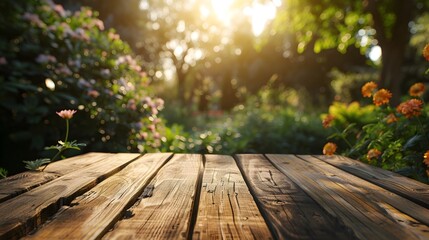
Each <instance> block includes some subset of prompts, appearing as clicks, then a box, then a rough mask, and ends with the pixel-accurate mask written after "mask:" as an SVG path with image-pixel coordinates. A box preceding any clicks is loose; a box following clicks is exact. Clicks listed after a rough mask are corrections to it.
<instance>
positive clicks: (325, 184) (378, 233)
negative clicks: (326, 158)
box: [267, 155, 429, 240]
mask: <svg viewBox="0 0 429 240" xmlns="http://www.w3.org/2000/svg"><path fill="white" fill-rule="evenodd" d="M267 157H268V158H269V159H270V160H271V161H272V163H273V164H274V165H275V166H276V167H277V168H278V169H279V170H280V171H281V172H283V173H285V174H286V175H287V176H288V177H290V178H291V179H292V180H293V181H294V182H295V183H297V184H298V186H299V187H301V188H302V189H303V190H304V191H305V192H306V193H307V194H308V195H310V196H311V197H312V198H313V199H314V200H315V201H316V202H317V203H319V204H320V205H321V206H322V207H323V208H325V210H327V211H328V212H329V213H330V214H331V215H333V216H336V217H337V218H338V219H341V221H342V222H344V224H345V225H346V226H348V227H349V228H350V229H352V231H353V232H354V233H355V235H356V236H357V237H358V238H360V239H390V240H392V239H420V238H427V237H429V236H428V232H425V231H427V230H429V228H428V226H427V224H426V223H425V224H426V225H425V224H422V223H421V222H415V223H413V224H410V225H406V226H404V225H401V224H399V223H398V222H399V221H400V220H399V219H397V218H395V215H394V214H389V211H388V210H387V209H385V208H383V204H389V205H391V206H393V207H395V208H397V209H399V210H401V211H402V210H403V208H404V207H405V208H409V209H411V210H408V211H406V212H408V213H409V212H410V211H411V212H413V213H415V211H416V210H420V211H421V214H420V215H419V217H420V218H421V219H424V220H426V219H427V218H428V217H429V212H428V210H427V209H426V208H423V207H421V206H419V205H417V204H415V203H413V202H411V201H409V200H407V199H404V198H402V197H400V196H398V195H396V194H394V193H391V192H389V191H387V190H385V189H383V188H380V187H378V186H376V185H374V184H372V183H369V182H367V181H365V180H362V179H360V178H358V177H355V176H353V175H351V174H348V173H346V172H344V171H342V170H340V169H338V168H335V167H333V166H331V165H329V164H327V163H325V162H323V161H321V160H319V159H316V158H314V157H311V156H300V157H302V159H301V158H298V157H296V156H293V155H267ZM304 159H305V160H304ZM389 199H394V200H393V201H390V200H389ZM398 203H400V204H403V206H402V207H400V208H398V206H396V205H397V204H398ZM412 217H413V218H414V216H412ZM416 219H417V220H419V221H420V220H421V219H418V218H416ZM417 225H418V227H416V226H417Z"/></svg>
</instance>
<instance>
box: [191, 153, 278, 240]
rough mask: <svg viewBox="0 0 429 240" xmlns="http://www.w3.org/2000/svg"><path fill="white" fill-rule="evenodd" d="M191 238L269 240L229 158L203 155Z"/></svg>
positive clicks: (237, 171) (236, 168) (263, 223)
mask: <svg viewBox="0 0 429 240" xmlns="http://www.w3.org/2000/svg"><path fill="white" fill-rule="evenodd" d="M193 239H272V237H271V233H270V230H269V229H268V226H267V225H266V223H265V220H264V218H263V217H262V216H261V214H260V213H259V210H258V207H257V206H256V203H255V202H254V200H253V197H252V195H251V194H250V192H249V189H248V188H247V186H246V183H245V182H244V179H243V177H242V176H241V173H240V170H239V169H238V167H237V165H236V163H235V161H234V159H233V158H232V157H231V156H220V155H206V161H205V170H204V177H203V182H202V189H201V195H200V201H199V207H198V217H197V220H196V223H195V228H194V233H193Z"/></svg>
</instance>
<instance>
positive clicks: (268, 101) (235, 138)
mask: <svg viewBox="0 0 429 240" xmlns="http://www.w3.org/2000/svg"><path fill="white" fill-rule="evenodd" d="M298 97H299V94H297V92H296V91H295V90H289V89H274V88H272V87H270V86H267V87H265V88H264V89H262V90H261V91H260V92H259V93H258V94H257V95H256V96H250V97H248V99H247V100H246V102H245V103H244V104H243V105H239V106H237V107H235V108H234V109H233V110H232V111H231V112H230V113H224V114H223V115H221V116H217V117H216V118H214V117H211V118H207V116H200V117H201V118H202V119H201V121H200V120H198V119H194V121H193V122H195V123H199V122H200V123H201V124H199V125H196V126H194V128H193V129H192V131H191V132H187V131H186V129H184V128H183V127H182V126H179V125H175V126H173V127H172V128H168V129H167V131H166V134H165V135H164V136H165V138H166V139H165V142H163V147H162V149H163V151H175V152H176V151H178V152H197V153H222V154H234V153H301V154H311V153H313V154H319V153H320V148H321V147H322V146H323V144H324V139H325V138H326V137H327V136H328V133H326V132H325V131H324V129H323V128H322V126H320V122H319V121H318V119H317V116H318V115H317V113H313V114H306V113H304V112H303V111H302V110H301V109H300V107H302V99H301V105H300V106H299V105H298V103H300V100H299V99H298ZM196 118H198V117H196ZM207 129H210V130H207Z"/></svg>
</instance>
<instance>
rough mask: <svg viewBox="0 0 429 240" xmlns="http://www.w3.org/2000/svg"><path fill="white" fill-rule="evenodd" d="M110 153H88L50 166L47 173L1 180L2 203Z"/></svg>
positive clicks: (21, 175)
mask: <svg viewBox="0 0 429 240" xmlns="http://www.w3.org/2000/svg"><path fill="white" fill-rule="evenodd" d="M110 155H112V154H110V153H87V154H83V155H79V156H75V157H71V158H68V159H64V160H61V161H57V162H54V163H51V164H49V165H48V166H47V167H46V169H45V171H43V172H38V171H27V172H23V173H19V174H16V175H13V176H10V177H8V178H5V179H1V180H0V203H1V202H4V201H6V200H8V199H11V198H13V197H15V196H18V195H19V194H21V193H24V192H27V191H29V190H31V189H33V188H35V187H38V186H41V185H43V184H45V183H47V182H49V181H52V180H54V179H56V178H58V177H60V176H64V175H65V174H67V173H70V172H73V171H75V170H78V169H80V168H84V167H87V166H89V165H91V164H94V163H96V162H98V161H102V160H103V159H104V158H106V157H108V156H110Z"/></svg>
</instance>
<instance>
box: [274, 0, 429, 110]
mask: <svg viewBox="0 0 429 240" xmlns="http://www.w3.org/2000/svg"><path fill="white" fill-rule="evenodd" d="M428 5H429V1H427V0H410V1H397V0H364V1H352V0H344V1H336V0H316V1H315V0H288V1H285V3H284V5H283V6H284V7H283V11H282V14H280V15H279V17H278V19H277V28H278V29H279V30H281V31H291V32H296V37H297V40H298V41H299V42H300V43H299V45H298V50H299V51H301V52H302V51H303V50H304V48H306V47H309V46H312V47H313V50H314V51H315V52H320V51H321V50H322V49H330V48H337V49H338V50H339V51H340V52H345V51H346V49H347V48H348V47H349V46H352V45H354V46H356V47H357V48H360V49H361V50H362V51H363V52H364V51H365V50H368V49H369V48H371V47H374V46H377V45H378V46H379V47H381V49H382V57H381V70H380V77H379V83H380V85H381V86H382V87H385V88H388V89H390V90H391V91H392V93H393V95H394V97H396V98H397V99H395V100H394V101H396V102H397V101H398V97H399V96H400V93H401V88H402V87H403V86H402V84H403V78H402V66H403V63H404V62H403V59H404V57H405V52H406V49H407V46H408V44H409V40H410V37H411V32H410V27H409V25H410V22H412V21H414V20H415V19H416V17H417V16H419V15H420V14H422V13H423V12H424V11H427V10H428Z"/></svg>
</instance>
